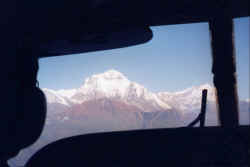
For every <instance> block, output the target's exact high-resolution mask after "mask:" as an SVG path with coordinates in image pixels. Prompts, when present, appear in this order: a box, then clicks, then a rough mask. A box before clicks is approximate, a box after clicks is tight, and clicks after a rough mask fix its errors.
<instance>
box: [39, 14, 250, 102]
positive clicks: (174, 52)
mask: <svg viewBox="0 0 250 167" xmlns="http://www.w3.org/2000/svg"><path fill="white" fill-rule="evenodd" d="M234 21H235V39H236V56H237V57H236V61H237V76H238V87H239V96H240V98H241V99H246V98H249V17H247V18H241V19H235V20H234ZM151 29H152V30H153V34H154V36H153V39H152V40H151V41H150V42H148V43H146V44H142V45H137V46H133V47H128V48H123V49H113V50H108V51H98V52H91V53H84V54H75V55H68V56H59V57H52V58H43V59H41V60H40V70H39V76H38V80H39V82H40V87H42V88H45V87H46V88H50V89H55V90H58V89H71V88H78V87H80V86H81V85H82V84H83V82H84V80H85V78H86V77H89V76H91V75H93V74H97V73H102V72H104V71H107V70H109V69H115V70H118V71H120V72H122V73H123V74H125V75H126V76H127V77H128V79H129V80H131V81H135V82H138V83H139V84H142V85H144V86H145V87H146V88H148V89H149V90H151V91H153V92H159V91H170V92H174V91H178V90H182V89H185V88H188V87H191V86H195V85H200V84H205V83H210V84H212V73H211V66H212V59H211V49H210V39H209V30H208V23H198V24H185V25H184V24H182V25H170V26H157V27H151Z"/></svg>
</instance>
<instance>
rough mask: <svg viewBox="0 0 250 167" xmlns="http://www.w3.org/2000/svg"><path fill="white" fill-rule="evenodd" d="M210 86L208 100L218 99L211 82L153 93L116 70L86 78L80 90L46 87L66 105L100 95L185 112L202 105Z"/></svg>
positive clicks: (52, 99)
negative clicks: (205, 90) (202, 98)
mask: <svg viewBox="0 0 250 167" xmlns="http://www.w3.org/2000/svg"><path fill="white" fill-rule="evenodd" d="M203 89H208V96H207V99H208V101H215V91H214V88H213V86H211V85H210V84H203V85H200V86H193V87H190V88H187V89H184V90H182V91H178V92H159V93H153V92H150V91H149V90H148V89H146V88H145V87H143V86H142V85H140V84H138V83H136V82H132V81H129V80H128V79H127V77H126V76H125V75H124V74H122V73H121V72H119V71H116V70H114V69H112V70H108V71H106V72H104V73H101V74H95V75H92V76H90V77H88V78H86V79H85V82H84V84H83V85H82V86H81V87H80V88H78V89H62V90H57V91H55V90H51V89H46V88H44V89H43V90H44V91H45V94H46V97H47V100H48V102H49V103H61V104H64V105H71V104H76V103H77V104H79V103H82V102H84V101H86V100H91V99H98V98H116V99H119V100H122V101H124V102H126V103H133V105H137V106H138V107H139V108H143V109H144V110H145V111H151V110H146V109H145V104H147V105H150V106H152V107H154V108H156V109H163V110H169V109H171V108H173V107H174V108H177V109H180V110H182V111H187V110H189V111H190V110H191V109H190V108H192V109H198V108H200V103H201V92H202V90H203Z"/></svg>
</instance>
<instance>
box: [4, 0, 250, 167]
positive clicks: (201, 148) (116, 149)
mask: <svg viewBox="0 0 250 167" xmlns="http://www.w3.org/2000/svg"><path fill="white" fill-rule="evenodd" d="M248 6H249V1H248V0H203V1H201V0H175V1H171V0H164V1H163V0H154V1H144V0H125V1H119V0H85V1H80V0H75V1H70V0H60V1H59V0H54V1H23V2H14V1H10V2H7V3H6V6H5V7H6V8H5V10H3V12H4V13H5V14H4V18H5V19H3V20H2V21H1V26H2V28H3V31H2V33H3V34H2V35H1V36H2V37H1V38H2V39H1V40H2V41H3V45H2V54H1V56H2V60H4V62H3V61H2V64H1V71H4V74H3V75H2V77H3V81H4V82H3V83H2V84H3V86H4V87H5V88H6V90H4V91H3V95H6V96H5V97H7V98H6V99H4V100H3V101H2V106H3V108H2V109H1V110H2V111H1V117H0V126H1V131H2V134H3V135H1V138H2V139H1V142H0V144H1V146H0V159H1V161H0V166H1V165H2V166H7V164H6V161H7V160H8V159H9V158H11V157H13V156H15V155H16V153H13V154H12V153H10V152H9V151H8V150H11V149H14V148H17V147H18V144H16V143H17V141H18V140H19V139H18V138H15V134H16V133H17V132H16V131H15V129H17V128H16V127H18V126H20V125H19V123H20V121H18V120H19V119H20V118H21V116H20V115H18V114H17V112H18V107H19V106H16V105H15V104H13V101H12V102H11V100H10V99H13V98H14V99H15V98H16V99H15V100H16V101H18V100H19V99H17V97H12V96H15V90H16V89H14V88H15V84H16V83H17V82H18V80H17V79H16V78H18V77H16V76H19V75H26V74H22V73H21V72H22V70H21V68H25V67H29V66H31V64H32V63H34V61H36V60H37V59H39V58H44V57H51V56H62V55H67V54H74V53H84V52H93V51H98V50H108V49H114V48H123V47H128V46H133V45H137V44H143V43H146V42H148V41H149V40H150V39H152V38H153V33H152V31H151V30H150V26H157V25H171V24H184V23H198V22H209V31H210V37H211V49H212V57H213V65H212V73H213V76H214V86H215V87H216V90H217V103H218V112H219V113H218V114H219V120H220V126H219V127H203V126H202V127H182V128H176V129H167V128H166V129H153V130H152V129H151V130H136V131H122V132H109V133H99V134H89V135H80V136H74V137H70V138H66V139H62V140H59V141H56V142H53V143H51V144H49V145H47V146H45V147H44V148H42V149H41V150H40V151H38V152H37V153H36V154H35V155H33V156H32V158H31V159H30V160H29V161H28V163H27V164H26V166H27V167H38V166H41V167H44V166H58V167H68V166H89V167H90V166H92V167H94V166H107V167H108V166H119V167H123V166H124V167H128V166H137V167H138V166H150V167H153V166H171V167H174V166H176V167H177V166H178V167H183V166H192V167H209V166H218V167H219V166H220V167H221V166H228V167H229V166H232V167H246V166H248V165H249V164H250V162H249V159H250V158H249V157H250V127H249V126H240V125H239V118H238V93H237V78H236V64H235V56H236V55H235V46H234V29H233V19H234V18H240V17H248V16H249V8H248ZM18 48H25V49H26V52H25V54H22V52H18V51H17V50H18ZM18 60H19V61H18ZM20 61H21V62H22V63H23V64H22V66H18V65H17V64H18V62H20ZM166 70H167V69H166ZM26 72H27V73H28V71H26ZM25 79H27V80H28V79H29V77H25ZM27 82H28V81H27ZM10 90H11V91H10ZM15 100H14V101H15ZM19 116H20V117H19ZM203 122H204V120H203ZM202 124H204V123H202ZM10 127H11V128H10ZM22 135H23V136H29V135H32V134H30V132H29V130H28V129H27V131H23V132H22ZM13 136H14V137H13ZM13 138H14V139H13ZM183 139H185V140H183ZM21 149H23V148H20V149H18V151H20V150H21ZM2 166H1V167H2Z"/></svg>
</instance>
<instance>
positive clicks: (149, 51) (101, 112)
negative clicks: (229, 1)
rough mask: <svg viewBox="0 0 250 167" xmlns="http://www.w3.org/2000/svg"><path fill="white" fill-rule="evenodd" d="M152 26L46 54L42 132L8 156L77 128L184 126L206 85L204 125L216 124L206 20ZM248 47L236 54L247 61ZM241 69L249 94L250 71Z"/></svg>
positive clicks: (19, 160) (22, 158) (24, 156)
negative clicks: (127, 39)
mask: <svg viewBox="0 0 250 167" xmlns="http://www.w3.org/2000/svg"><path fill="white" fill-rule="evenodd" d="M236 22H239V24H240V26H241V24H245V22H244V23H241V21H236ZM237 24H238V23H237ZM151 29H152V31H153V34H154V37H153V39H152V40H151V41H150V42H148V43H146V44H142V45H137V46H133V47H128V48H123V49H113V50H108V51H98V52H91V53H84V54H74V55H68V56H58V57H51V58H43V59H40V61H39V63H40V70H39V76H38V80H39V85H40V87H41V88H42V90H43V91H44V93H45V94H46V98H47V105H48V113H47V120H46V125H45V128H44V130H43V133H42V135H41V137H40V139H39V140H38V141H37V142H36V143H35V144H34V145H32V146H31V147H29V148H27V149H25V150H23V151H22V152H21V153H20V154H19V155H18V156H17V157H16V158H14V159H12V160H10V164H11V165H13V166H20V165H24V164H25V162H26V161H27V160H28V158H29V157H31V156H32V155H33V154H34V153H35V152H36V151H37V150H38V149H40V148H41V147H43V146H45V145H47V144H48V143H51V142H53V141H55V140H58V139H61V138H65V137H70V136H74V135H80V134H87V133H96V132H108V131H121V130H132V129H150V128H177V127H185V126H187V125H188V124H189V123H190V122H192V121H193V120H194V119H195V118H196V117H197V115H198V114H199V112H200V108H201V95H202V90H203V89H207V90H208V95H207V115H206V122H205V126H217V125H218V119H217V111H216V110H217V109H216V100H215V90H214V87H213V82H212V78H213V75H212V73H211V66H212V57H211V47H210V38H209V28H208V23H197V24H182V25H169V26H156V27H151ZM236 31H237V26H236ZM240 35H241V36H242V38H244V39H245V38H247V37H246V36H244V35H243V34H240ZM237 39H238V38H237V32H236V40H237ZM237 41H238V42H237ZM237 41H236V44H238V45H240V46H241V45H243V44H242V41H241V40H237ZM244 45H246V46H248V45H249V41H248V45H247V44H245V43H244ZM243 49H245V48H243ZM239 50H241V47H240V48H239ZM248 50H249V49H248ZM237 53H238V52H237ZM243 54H245V53H244V52H243V53H242V52H241V51H239V55H237V56H239V57H241V58H240V59H242V60H240V63H242V62H243V64H244V61H245V58H243V57H244V56H247V55H243ZM248 62H249V61H248ZM244 65H246V64H244ZM244 65H242V66H244ZM246 66H247V65H246ZM248 66H249V64H248ZM240 68H241V67H240ZM242 68H243V67H242ZM238 71H239V74H238V75H239V86H240V93H239V94H240V97H241V99H244V98H245V97H246V94H244V91H245V88H246V85H244V84H247V83H245V81H246V80H245V79H244V78H243V77H244V76H246V75H247V74H245V73H244V72H243V73H242V71H241V69H240V70H238ZM242 74H244V75H243V76H242ZM248 81H249V79H248ZM248 84H249V82H248ZM242 85H243V87H242ZM242 92H243V93H242ZM244 104H245V103H244ZM248 104H249V101H248Z"/></svg>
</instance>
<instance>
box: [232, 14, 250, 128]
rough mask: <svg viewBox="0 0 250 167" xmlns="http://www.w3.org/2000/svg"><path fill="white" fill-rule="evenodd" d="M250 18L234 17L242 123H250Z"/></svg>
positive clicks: (240, 118)
mask: <svg viewBox="0 0 250 167" xmlns="http://www.w3.org/2000/svg"><path fill="white" fill-rule="evenodd" d="M249 20H250V17H245V18H240V19H234V28H235V47H236V63H237V77H238V94H239V110H240V113H239V120H240V124H241V125H249V124H250V97H249V95H250V90H249V84H250V83H249V81H250V78H249V75H250V74H249V62H250V60H249V29H250V26H249Z"/></svg>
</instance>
